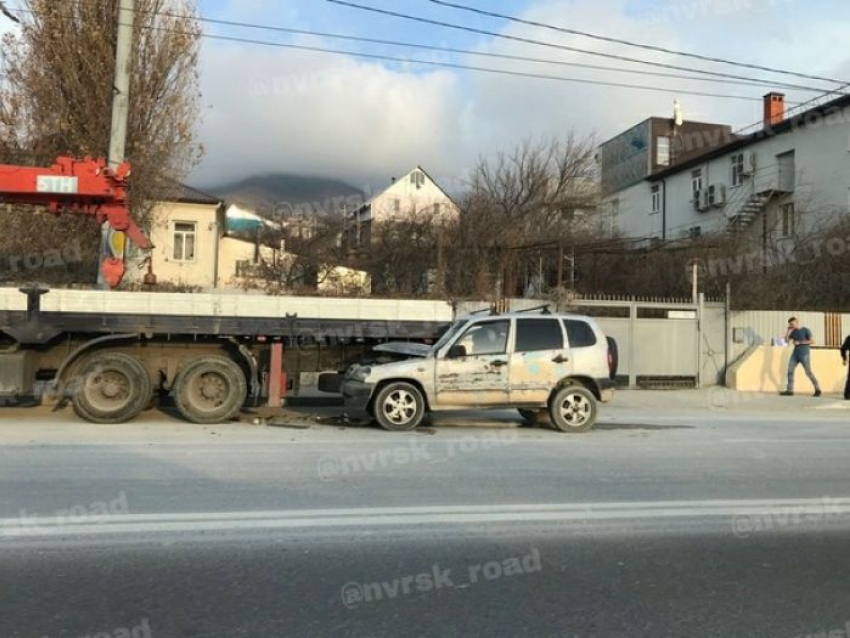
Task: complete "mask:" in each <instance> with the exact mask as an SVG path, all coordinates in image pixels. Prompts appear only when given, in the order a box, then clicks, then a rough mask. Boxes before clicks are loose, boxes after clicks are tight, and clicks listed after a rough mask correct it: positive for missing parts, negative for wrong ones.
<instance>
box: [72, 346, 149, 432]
mask: <svg viewBox="0 0 850 638" xmlns="http://www.w3.org/2000/svg"><path fill="white" fill-rule="evenodd" d="M74 378H75V381H74V385H73V387H72V395H71V401H72V403H73V406H74V412H76V413H77V416H79V417H80V418H82V419H85V420H86V421H89V422H90V423H101V424H111V423H126V422H127V421H130V420H132V419H135V418H136V417H137V416H139V414H141V413H142V411H144V410H146V409H147V408H148V406H149V405H150V403H151V399H152V397H153V384H152V383H151V378H150V375H149V374H148V371H147V370H146V369H145V366H144V365H142V362H141V361H139V360H138V359H137V358H136V357H132V356H130V355H126V354H121V353H104V354H95V355H92V356H90V357H88V358H86V359H85V360H83V361H82V363H81V364H80V365H79V366H78V367H77V368H76V370H75V372H74Z"/></svg>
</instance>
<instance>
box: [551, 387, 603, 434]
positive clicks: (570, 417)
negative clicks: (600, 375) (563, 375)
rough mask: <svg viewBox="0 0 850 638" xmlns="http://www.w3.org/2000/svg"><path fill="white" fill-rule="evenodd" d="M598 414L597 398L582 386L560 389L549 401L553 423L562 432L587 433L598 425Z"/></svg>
mask: <svg viewBox="0 0 850 638" xmlns="http://www.w3.org/2000/svg"><path fill="white" fill-rule="evenodd" d="M597 412H598V407H597V402H596V397H595V396H593V393H592V392H591V391H590V390H588V389H587V388H585V387H584V386H580V385H568V386H565V387H563V388H561V389H559V390H558V391H557V392H555V394H554V395H553V396H552V399H551V400H550V401H549V415H550V416H551V418H552V423H553V424H554V425H555V427H556V428H558V429H559V430H560V431H561V432H569V433H578V432H587V431H588V430H590V429H591V428H593V426H594V425H595V424H596V414H597Z"/></svg>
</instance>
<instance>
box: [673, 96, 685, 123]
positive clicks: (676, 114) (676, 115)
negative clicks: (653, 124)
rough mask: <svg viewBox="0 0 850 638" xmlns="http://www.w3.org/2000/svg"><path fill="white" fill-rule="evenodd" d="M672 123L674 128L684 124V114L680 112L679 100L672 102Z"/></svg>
mask: <svg viewBox="0 0 850 638" xmlns="http://www.w3.org/2000/svg"><path fill="white" fill-rule="evenodd" d="M673 122H674V123H675V124H676V126H682V124H684V123H685V114H684V113H683V112H682V105H681V104H679V100H673Z"/></svg>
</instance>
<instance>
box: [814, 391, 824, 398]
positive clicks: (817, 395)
mask: <svg viewBox="0 0 850 638" xmlns="http://www.w3.org/2000/svg"><path fill="white" fill-rule="evenodd" d="M822 394H823V392H821V391H820V390H815V398H817V397H819V396H820V395H822Z"/></svg>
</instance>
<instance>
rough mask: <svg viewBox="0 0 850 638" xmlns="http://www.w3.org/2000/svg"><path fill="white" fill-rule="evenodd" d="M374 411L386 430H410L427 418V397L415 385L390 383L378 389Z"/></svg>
mask: <svg viewBox="0 0 850 638" xmlns="http://www.w3.org/2000/svg"><path fill="white" fill-rule="evenodd" d="M373 411H374V413H375V420H376V421H377V422H378V425H380V426H381V427H382V428H384V429H385V430H389V431H390V432H410V431H412V430H415V429H416V428H417V427H419V424H420V423H422V420H423V419H424V418H425V398H424V397H423V396H422V392H420V391H419V388H417V387H416V386H415V385H412V384H410V383H403V382H399V383H390V384H388V385H386V386H384V387H383V388H381V390H379V391H378V394H377V396H376V397H375V403H374V406H373Z"/></svg>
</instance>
